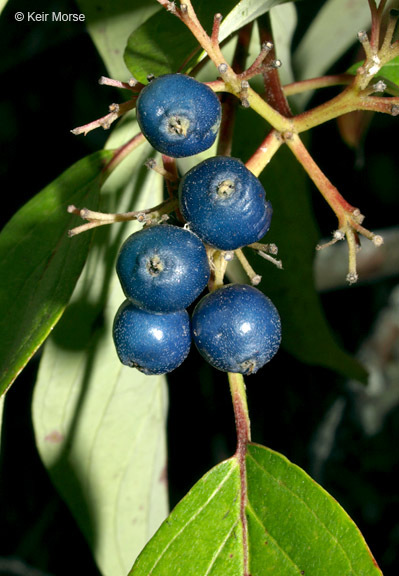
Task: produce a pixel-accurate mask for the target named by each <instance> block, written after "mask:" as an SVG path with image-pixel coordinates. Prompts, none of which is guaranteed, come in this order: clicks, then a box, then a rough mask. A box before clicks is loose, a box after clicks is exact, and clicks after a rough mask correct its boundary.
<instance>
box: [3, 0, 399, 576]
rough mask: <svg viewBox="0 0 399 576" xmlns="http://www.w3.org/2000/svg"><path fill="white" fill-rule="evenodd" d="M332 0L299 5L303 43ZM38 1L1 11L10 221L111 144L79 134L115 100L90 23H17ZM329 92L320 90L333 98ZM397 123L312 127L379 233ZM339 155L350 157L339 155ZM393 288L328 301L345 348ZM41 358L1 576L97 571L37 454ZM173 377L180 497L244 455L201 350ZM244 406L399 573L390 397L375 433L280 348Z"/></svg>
mask: <svg viewBox="0 0 399 576" xmlns="http://www.w3.org/2000/svg"><path fill="white" fill-rule="evenodd" d="M322 3H323V2H321V1H318V2H315V1H314V0H313V1H312V2H306V1H304V2H300V3H298V5H297V7H298V12H299V17H300V27H299V30H298V38H299V37H300V34H301V33H302V31H303V30H304V29H305V28H306V24H307V22H308V21H309V19H310V18H311V17H313V15H314V14H315V12H316V10H317V7H318V6H319V5H321V4H322ZM32 8H33V7H32V2H31V1H29V0H25V1H20V2H16V1H14V0H10V2H9V5H8V6H7V7H6V9H5V10H4V12H3V15H2V17H1V19H0V46H1V54H2V57H1V59H0V85H1V87H2V89H1V93H0V119H1V129H0V149H1V155H0V180H1V184H0V187H1V188H0V189H1V191H2V199H3V200H2V210H1V219H2V225H3V224H4V223H5V222H6V221H7V220H8V219H9V217H10V216H11V215H12V214H13V213H14V212H15V211H16V210H17V209H18V208H19V207H20V206H21V205H22V204H23V203H24V202H25V201H26V200H28V199H29V198H30V197H32V196H33V195H34V194H36V193H37V192H38V191H40V190H41V189H42V188H43V187H44V186H45V185H46V184H48V183H49V182H51V181H52V180H53V179H54V178H55V177H57V176H58V175H59V174H60V173H61V172H62V171H63V170H65V169H66V168H67V167H69V166H70V165H71V164H72V163H74V162H75V161H77V160H79V159H80V158H82V157H83V156H85V155H86V154H88V153H90V152H93V151H95V150H97V149H100V148H101V147H102V146H103V144H104V142H105V140H106V138H107V136H108V134H107V133H106V132H104V131H102V130H97V131H95V132H92V133H90V134H89V135H88V136H87V137H86V138H83V137H75V136H73V135H72V134H71V133H70V129H71V128H73V127H75V126H78V125H80V124H83V123H86V122H88V121H89V120H92V119H93V118H97V117H100V116H102V115H104V114H105V113H106V111H107V107H108V105H109V104H110V103H111V102H113V101H118V97H119V95H118V94H117V92H116V91H115V92H114V91H113V89H111V88H104V87H100V86H99V85H98V84H97V79H98V78H99V77H100V76H101V75H102V74H105V73H106V71H105V69H104V68H103V65H102V62H101V61H100V59H99V57H98V55H97V53H96V51H95V49H94V47H93V45H92V43H91V40H90V37H89V35H88V34H87V32H86V29H85V26H84V24H78V23H73V24H67V23H59V24H57V23H53V22H51V23H50V22H49V23H40V24H39V23H37V24H29V23H27V22H23V23H17V22H15V20H14V14H15V12H16V11H17V10H20V11H22V12H27V11H28V9H30V10H32ZM40 10H41V11H43V12H51V11H52V10H54V11H61V12H64V13H68V12H77V11H78V9H77V7H76V5H75V4H74V3H73V2H72V1H69V0H64V1H55V0H54V1H52V0H42V2H41V3H40ZM77 54H78V55H79V57H78V58H76V55H77ZM352 57H354V50H351V51H350V53H349V54H347V55H346V56H345V57H344V58H343V59H342V61H341V62H339V63H338V64H337V65H336V70H337V71H342V70H344V69H345V68H346V67H347V66H348V65H349V64H350V63H351V59H352ZM327 96H328V92H324V93H323V98H326V97H327ZM119 99H120V98H119ZM315 102H316V101H314V102H313V103H315ZM395 122H398V120H395V119H393V118H390V117H383V116H378V117H375V118H373V121H372V124H371V128H370V133H369V135H368V137H367V138H366V140H365V141H364V143H363V144H362V145H361V147H360V148H359V149H358V150H357V151H352V150H350V149H348V148H347V147H346V146H345V145H344V144H343V143H342V141H341V139H340V136H339V132H338V129H337V126H336V124H335V122H331V123H329V124H328V125H325V126H323V127H321V128H317V129H316V130H314V131H313V135H312V147H313V149H314V150H316V151H317V154H316V159H317V161H318V162H319V164H320V165H321V167H322V168H323V169H324V170H325V172H326V173H327V174H328V175H329V176H330V177H331V179H332V180H333V182H334V184H335V185H337V187H338V188H340V187H341V186H344V188H345V189H350V190H354V191H356V192H360V194H361V206H362V211H363V213H365V214H367V215H368V216H369V217H368V220H367V225H368V226H369V227H370V228H372V229H379V228H384V227H390V226H395V225H397V213H398V208H399V206H398V194H397V181H398V166H397V162H396V160H395V155H394V154H393V152H392V144H391V143H390V142H392V139H390V138H391V136H392V135H393V134H394V132H393V131H394V130H395V126H396V124H395ZM335 150H339V151H340V154H339V158H337V155H336V153H335ZM396 157H397V155H396ZM350 200H351V199H350ZM314 206H315V211H316V213H317V217H318V222H319V226H320V229H321V232H322V234H325V235H329V234H330V232H331V227H332V226H333V225H334V224H333V219H332V217H331V212H330V211H329V209H328V208H327V207H326V206H325V204H324V202H323V201H322V200H321V199H320V198H319V196H318V195H317V194H315V195H314ZM396 284H397V277H396V278H388V279H381V280H376V281H373V282H372V283H363V284H360V285H359V286H356V287H352V288H350V289H344V290H335V291H331V292H329V293H325V294H323V295H322V302H323V306H324V310H325V313H326V315H327V318H328V319H329V321H330V323H331V325H332V327H333V328H334V330H335V332H336V334H337V338H338V339H339V341H340V342H341V343H342V345H343V346H344V347H345V349H346V350H347V351H349V352H352V353H356V351H357V350H358V348H359V346H360V345H361V344H362V342H363V340H364V339H365V337H366V336H367V334H369V332H370V330H371V329H372V327H373V324H374V322H375V320H376V318H377V316H378V314H379V312H380V311H381V310H382V309H383V307H384V306H386V303H387V301H388V298H389V295H390V294H391V291H392V289H393V288H394V286H395V285H396ZM39 358H40V353H39V354H38V355H37V356H36V357H35V358H34V359H33V360H32V361H31V363H30V364H29V365H28V367H27V368H26V369H25V370H24V372H23V373H22V374H21V376H20V377H19V378H18V379H17V381H16V383H15V385H14V386H13V388H12V389H11V390H10V392H9V394H8V397H7V400H6V405H5V414H4V423H3V449H2V454H1V460H0V472H1V477H0V510H1V520H0V521H1V533H2V536H1V543H0V576H6V575H11V574H26V575H31V576H40V574H41V575H42V576H43V575H44V574H48V575H56V576H63V575H67V574H70V573H71V572H72V573H84V574H88V575H93V576H95V575H96V574H98V571H97V569H96V567H95V565H94V563H93V560H92V558H91V555H90V551H89V550H88V548H87V546H86V544H85V541H84V539H83V537H82V536H81V535H80V533H79V531H78V530H77V528H76V525H75V523H74V520H73V519H72V518H71V517H70V514H69V512H68V509H67V508H66V506H65V505H64V503H63V502H62V501H61V499H60V498H59V496H58V495H57V493H56V492H55V490H54V488H53V487H52V485H51V483H50V481H49V479H48V477H47V475H46V472H45V470H44V469H43V467H42V465H41V462H40V460H39V458H38V455H37V452H36V449H35V445H34V440H33V434H32V428H31V416H30V401H31V394H32V389H33V384H34V379H35V375H36V370H37V365H38V361H39ZM169 384H170V385H169V389H170V413H169V482H170V499H171V504H172V505H174V504H176V503H177V502H178V500H179V499H180V498H181V497H182V496H183V495H184V494H185V493H186V492H187V490H188V489H189V488H190V487H191V486H192V484H194V483H195V481H196V480H198V479H199V477H200V476H201V475H202V474H203V473H204V472H206V471H207V470H208V469H209V468H210V467H211V466H212V465H214V464H215V463H217V462H219V461H220V460H221V459H223V458H225V457H228V456H230V455H231V454H232V452H234V448H235V446H234V444H235V433H234V422H233V414H232V408H231V402H230V398H229V390H228V386H227V381H224V380H223V379H221V378H220V374H216V373H215V372H214V371H213V370H212V369H211V368H210V367H209V366H207V365H204V363H203V362H202V361H201V359H200V358H199V356H198V354H196V353H195V351H193V352H192V353H191V356H190V362H186V363H184V364H183V366H182V367H181V368H179V369H178V370H177V371H175V372H174V373H173V374H172V375H171V376H170V378H169ZM337 400H338V402H341V404H339V405H340V406H341V407H342V410H341V412H340V420H339V426H338V427H337V430H336V431H335V434H333V439H332V445H331V448H330V450H329V451H328V453H327V455H326V458H325V459H324V460H320V458H319V459H318V458H317V455H316V450H315V446H316V444H317V442H320V441H321V438H320V435H319V432H320V430H321V428H320V427H322V426H323V425H324V424H325V422H326V420H325V415H326V413H327V412H328V410H329V409H330V408H331V407H332V406H333V405H336V404H334V403H335V402H336V401H337ZM248 401H249V409H250V414H251V420H252V429H253V432H252V433H253V439H254V441H257V442H261V443H263V444H266V445H267V446H270V447H271V448H273V449H274V450H277V451H279V452H281V453H283V454H285V455H286V456H287V457H288V458H289V459H291V460H292V461H294V462H295V463H296V464H298V465H300V466H302V467H303V468H304V469H305V470H307V471H308V472H310V473H311V474H312V475H313V476H314V477H315V478H316V479H317V480H318V481H320V482H321V483H322V485H323V486H324V487H325V488H326V489H327V490H328V491H329V492H330V493H331V494H333V495H334V496H335V498H336V499H337V500H338V501H339V502H340V503H341V504H342V505H343V507H344V508H345V509H346V510H347V511H348V513H349V514H350V515H351V516H352V517H353V518H354V520H355V521H356V523H357V524H358V526H359V527H360V529H361V531H362V532H363V534H364V536H365V538H366V540H367V542H368V543H369V545H370V547H371V549H372V551H373V553H374V555H375V557H376V559H377V561H378V562H379V564H380V566H381V568H382V569H383V571H384V573H385V575H386V576H388V575H392V576H393V575H396V574H397V573H398V569H399V562H398V558H397V550H398V549H399V523H398V520H397V518H398V517H399V491H398V480H399V454H398V449H397V446H398V443H399V413H398V407H397V406H395V405H393V406H392V409H391V410H390V411H389V412H388V414H387V416H386V418H385V420H384V422H383V425H382V427H381V428H380V429H379V430H378V431H377V432H376V433H375V434H374V435H371V436H370V435H367V434H365V432H364V430H363V428H362V426H361V422H360V421H359V418H358V414H357V411H356V409H355V407H356V404H355V397H354V395H353V391H352V390H351V388H350V387H349V386H348V385H347V383H346V382H345V380H344V379H343V378H341V377H338V376H337V375H336V374H334V373H332V372H330V371H328V370H325V369H322V368H318V367H309V366H306V365H303V364H301V363H299V362H298V361H296V360H295V359H293V358H292V357H291V356H288V355H287V354H286V353H285V352H284V351H283V350H282V351H281V352H280V353H279V354H278V355H277V357H276V358H275V359H274V360H273V362H272V363H270V365H269V366H268V369H267V379H265V376H264V375H262V374H261V375H255V376H252V377H251V380H250V383H248ZM330 433H331V429H330ZM5 560H6V561H7V562H6V563H5ZM11 561H12V562H13V564H12V565H11ZM6 564H7V566H8V568H7V569H6V567H5V566H6ZM77 566H78V568H77ZM334 576H338V575H334Z"/></svg>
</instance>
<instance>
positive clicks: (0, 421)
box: [0, 394, 5, 452]
mask: <svg viewBox="0 0 399 576" xmlns="http://www.w3.org/2000/svg"><path fill="white" fill-rule="evenodd" d="M4 400H5V395H4V394H3V396H0V452H1V434H2V431H3V413H4Z"/></svg>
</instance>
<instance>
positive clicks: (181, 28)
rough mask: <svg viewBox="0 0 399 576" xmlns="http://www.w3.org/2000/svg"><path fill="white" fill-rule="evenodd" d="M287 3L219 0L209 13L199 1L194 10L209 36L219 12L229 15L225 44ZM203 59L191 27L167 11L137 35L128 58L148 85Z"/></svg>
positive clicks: (222, 36) (203, 0)
mask: <svg viewBox="0 0 399 576" xmlns="http://www.w3.org/2000/svg"><path fill="white" fill-rule="evenodd" d="M284 1H286V0H266V1H265V0H241V2H238V3H237V2H236V0H218V3H217V5H215V7H214V9H212V10H209V2H207V1H206V0H198V1H197V2H195V3H194V8H195V11H196V14H197V16H198V18H199V20H200V22H201V24H202V25H203V27H204V29H205V30H206V31H207V32H208V33H210V32H211V30H212V22H213V16H214V14H215V13H216V12H220V13H221V14H223V15H225V16H226V17H225V19H224V20H223V21H222V24H221V27H220V35H219V38H220V41H223V40H224V39H226V38H227V37H228V36H230V34H232V33H233V32H235V31H236V30H238V29H239V28H241V27H242V26H244V25H245V24H248V23H249V22H252V21H253V20H254V19H255V18H258V17H259V16H261V15H262V14H264V13H265V12H267V11H268V10H270V9H271V8H272V7H273V6H277V5H278V4H281V3H283V2H284ZM171 38H173V47H172V45H171V42H170V40H171ZM203 56H204V53H203V51H202V49H201V48H200V46H199V45H198V42H197V40H196V39H195V38H194V36H193V35H192V34H191V32H190V31H189V30H188V28H187V27H186V26H185V25H184V24H183V23H182V22H181V21H180V20H179V19H178V18H177V17H176V16H173V15H172V14H170V13H168V12H167V11H166V10H162V11H161V12H158V13H157V14H155V15H154V16H152V17H151V18H149V19H148V20H147V21H146V22H145V23H144V24H143V25H142V26H140V27H139V28H137V29H136V30H135V31H134V32H133V34H132V35H131V36H130V37H129V40H128V44H127V46H126V50H125V55H124V57H125V62H126V65H127V67H128V68H129V70H130V71H131V73H132V74H133V76H134V77H135V78H137V80H139V81H140V82H144V83H145V82H147V76H148V74H154V75H155V76H160V75H161V74H167V73H170V72H178V71H180V72H182V71H184V72H188V71H189V70H190V69H191V68H192V67H193V66H194V64H196V63H197V62H199V61H200V60H201V59H202V57H203ZM215 73H216V70H215Z"/></svg>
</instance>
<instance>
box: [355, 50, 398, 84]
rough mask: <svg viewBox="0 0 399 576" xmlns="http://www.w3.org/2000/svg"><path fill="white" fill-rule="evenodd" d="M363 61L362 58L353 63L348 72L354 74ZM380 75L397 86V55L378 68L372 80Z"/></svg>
mask: <svg viewBox="0 0 399 576" xmlns="http://www.w3.org/2000/svg"><path fill="white" fill-rule="evenodd" d="M363 62H364V60H362V61H361V62H356V64H353V65H352V66H351V67H350V68H349V69H348V73H349V74H356V72H357V70H358V68H360V66H362V65H363ZM381 77H382V78H384V79H385V80H389V82H392V83H393V84H395V85H396V86H399V56H396V58H393V59H392V60H391V61H390V62H388V63H387V64H385V65H384V66H383V67H382V68H381V69H380V70H379V72H378V74H377V76H375V77H374V79H373V82H376V81H377V80H378V79H379V78H381ZM388 89H389V87H388ZM396 91H397V89H396Z"/></svg>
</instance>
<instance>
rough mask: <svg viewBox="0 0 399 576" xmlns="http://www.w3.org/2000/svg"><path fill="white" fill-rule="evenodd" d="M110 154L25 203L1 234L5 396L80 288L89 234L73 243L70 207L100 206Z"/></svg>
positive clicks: (0, 374) (0, 383)
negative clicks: (101, 185) (102, 179)
mask: <svg viewBox="0 0 399 576" xmlns="http://www.w3.org/2000/svg"><path fill="white" fill-rule="evenodd" d="M109 157H110V153H109V152H99V153H95V154H93V155H91V156H89V157H87V158H84V159H83V160H80V161H79V162H77V163H76V164H74V165H73V166H72V167H71V168H69V169H68V170H67V171H66V172H64V173H63V174H62V175H61V176H59V177H58V178H57V179H56V180H55V181H54V182H52V183H51V184H49V185H48V186H47V187H46V188H45V189H44V190H42V192H40V193H39V194H37V195H36V196H35V197H34V198H32V200H30V201H29V202H28V203H27V204H25V205H24V206H23V207H22V208H21V209H20V210H19V211H18V212H17V213H16V214H15V215H14V216H13V218H12V219H11V220H10V221H9V222H8V224H7V225H6V226H5V227H4V229H3V230H2V232H1V234H0V308H1V310H2V314H1V318H0V341H1V347H0V394H3V393H4V392H5V391H6V390H7V388H8V387H9V386H10V385H11V383H12V382H13V381H14V379H15V378H16V377H17V375H18V374H19V372H20V371H21V370H22V369H23V368H24V366H25V365H26V363H27V362H28V361H29V359H30V358H31V357H32V355H33V354H34V353H35V351H36V350H37V349H38V348H39V346H40V345H41V344H42V343H43V341H44V340H45V339H46V338H47V336H48V334H49V332H50V331H51V330H52V328H53V326H54V325H55V324H56V323H57V321H58V320H59V318H60V316H61V314H62V312H63V311H64V308H65V306H66V304H67V303H68V300H69V298H70V296H71V294H72V291H73V289H74V287H75V284H76V281H77V279H78V277H79V274H80V272H81V270H82V267H83V265H84V262H85V259H86V256H87V252H88V249H89V242H90V235H88V234H86V235H84V236H82V237H81V238H78V239H77V242H75V243H73V244H72V243H71V240H70V239H69V238H68V236H67V231H68V230H69V229H70V228H72V227H73V226H74V225H75V223H76V216H73V215H71V214H68V213H67V206H68V205H69V204H78V205H79V204H80V205H82V204H86V203H88V204H90V205H91V206H96V205H97V202H98V194H99V177H100V171H101V168H102V167H103V165H104V162H105V160H107V158H109Z"/></svg>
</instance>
